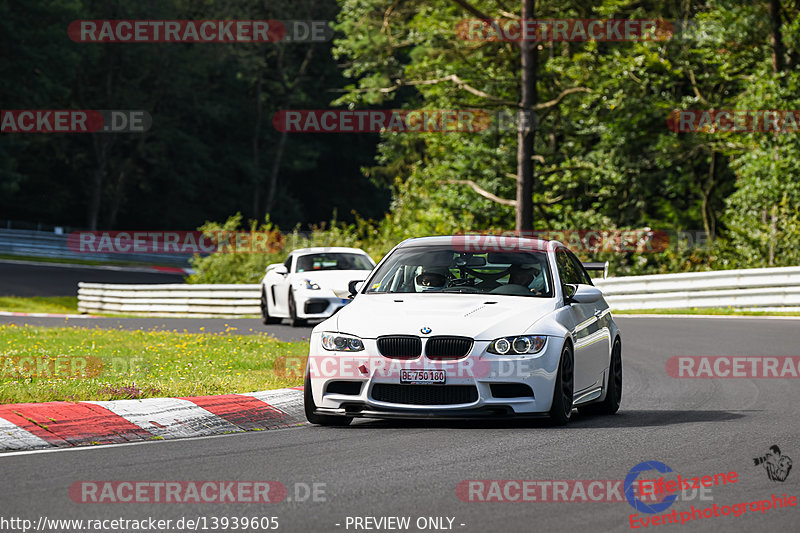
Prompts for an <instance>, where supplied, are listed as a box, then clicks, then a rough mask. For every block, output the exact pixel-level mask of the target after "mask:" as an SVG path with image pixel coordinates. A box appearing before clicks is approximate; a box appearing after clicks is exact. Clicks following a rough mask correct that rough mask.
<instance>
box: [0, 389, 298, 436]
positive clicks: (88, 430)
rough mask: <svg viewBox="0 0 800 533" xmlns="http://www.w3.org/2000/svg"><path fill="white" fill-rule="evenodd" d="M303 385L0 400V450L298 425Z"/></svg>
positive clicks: (233, 431) (198, 434)
mask: <svg viewBox="0 0 800 533" xmlns="http://www.w3.org/2000/svg"><path fill="white" fill-rule="evenodd" d="M305 423H306V419H305V414H304V412H303V390H302V387H299V388H292V389H278V390H270V391H263V392H251V393H247V394H223V395H218V396H195V397H190V398H146V399H143V400H113V401H107V402H95V401H90V402H77V403H76V402H47V403H17V404H8V405H0V451H12V450H15V451H16V450H35V449H44V448H53V447H64V446H86V445H91V444H112V443H114V444H116V443H123V442H136V441H147V440H153V439H180V438H186V437H202V436H208V435H221V434H224V433H240V432H244V431H258V430H266V429H278V428H285V427H291V426H299V425H303V424H305Z"/></svg>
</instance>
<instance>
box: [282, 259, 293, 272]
mask: <svg viewBox="0 0 800 533" xmlns="http://www.w3.org/2000/svg"><path fill="white" fill-rule="evenodd" d="M283 266H285V267H286V272H291V271H292V256H289V257H288V258H287V259H286V262H285V263H284V264H283Z"/></svg>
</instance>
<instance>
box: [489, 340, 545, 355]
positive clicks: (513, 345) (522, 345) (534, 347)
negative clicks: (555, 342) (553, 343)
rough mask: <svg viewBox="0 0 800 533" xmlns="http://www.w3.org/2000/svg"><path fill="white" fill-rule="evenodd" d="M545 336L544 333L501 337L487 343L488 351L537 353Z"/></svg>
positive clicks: (496, 352) (502, 353)
mask: <svg viewBox="0 0 800 533" xmlns="http://www.w3.org/2000/svg"><path fill="white" fill-rule="evenodd" d="M546 340H547V337H545V336H544V335H519V336H517V337H501V338H499V339H495V340H493V341H492V343H491V344H490V345H489V349H488V351H489V353H493V354H497V355H508V354H512V355H522V354H531V353H537V352H540V351H541V350H542V348H544V343H545V341H546Z"/></svg>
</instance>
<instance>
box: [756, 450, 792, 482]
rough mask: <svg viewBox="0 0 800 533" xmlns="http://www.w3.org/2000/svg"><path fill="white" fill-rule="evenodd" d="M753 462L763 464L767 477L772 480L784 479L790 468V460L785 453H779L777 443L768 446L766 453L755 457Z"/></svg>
mask: <svg viewBox="0 0 800 533" xmlns="http://www.w3.org/2000/svg"><path fill="white" fill-rule="evenodd" d="M753 464H755V465H756V466H758V465H764V470H766V471H767V477H768V478H770V479H771V480H772V481H781V482H783V481H786V478H787V477H788V476H789V472H791V470H792V460H791V459H790V458H789V457H788V456H787V455H781V449H780V448H778V445H777V444H773V445H772V446H770V447H769V450H768V451H767V454H766V455H762V456H761V457H755V458H754V459H753Z"/></svg>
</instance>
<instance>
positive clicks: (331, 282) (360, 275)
mask: <svg viewBox="0 0 800 533" xmlns="http://www.w3.org/2000/svg"><path fill="white" fill-rule="evenodd" d="M369 273H370V271H369V270H309V271H307V272H297V273H296V274H292V276H293V277H294V279H297V280H302V279H308V280H311V281H313V282H314V283H316V284H317V285H319V286H320V287H321V288H323V289H330V290H333V292H335V293H336V296H338V297H339V298H347V297H348V296H350V291H349V290H348V288H347V284H348V283H350V282H351V281H353V280H365V279H367V277H368V276H369Z"/></svg>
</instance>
